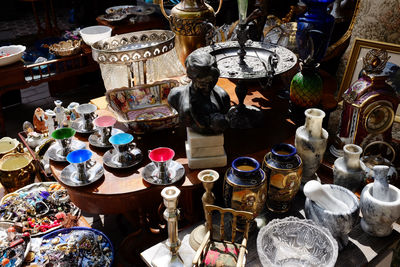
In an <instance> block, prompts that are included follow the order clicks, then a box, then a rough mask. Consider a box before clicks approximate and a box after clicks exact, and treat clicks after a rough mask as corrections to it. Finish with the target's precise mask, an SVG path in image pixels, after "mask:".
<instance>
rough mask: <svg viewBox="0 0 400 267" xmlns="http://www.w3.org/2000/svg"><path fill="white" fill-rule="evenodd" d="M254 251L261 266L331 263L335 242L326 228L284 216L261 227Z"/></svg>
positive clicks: (333, 258)
mask: <svg viewBox="0 0 400 267" xmlns="http://www.w3.org/2000/svg"><path fill="white" fill-rule="evenodd" d="M257 252H258V256H259V258H260V262H261V264H262V265H263V266H269V267H271V266H308V267H312V266H315V267H317V266H325V267H329V266H334V265H335V262H336V260H337V257H338V244H337V242H336V240H335V239H334V238H333V237H332V235H331V233H330V232H329V230H328V229H326V228H325V227H321V226H319V225H317V224H316V223H315V222H313V221H311V220H305V219H299V218H296V217H286V218H284V219H275V220H272V221H271V222H269V223H268V224H267V225H266V226H264V227H262V228H261V230H260V232H259V233H258V236H257Z"/></svg>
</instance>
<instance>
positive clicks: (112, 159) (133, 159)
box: [103, 148, 143, 169]
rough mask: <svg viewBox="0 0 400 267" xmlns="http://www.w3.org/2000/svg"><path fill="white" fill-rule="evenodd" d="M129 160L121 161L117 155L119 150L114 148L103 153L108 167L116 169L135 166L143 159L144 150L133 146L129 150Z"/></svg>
mask: <svg viewBox="0 0 400 267" xmlns="http://www.w3.org/2000/svg"><path fill="white" fill-rule="evenodd" d="M129 156H130V157H129V160H128V162H125V163H121V162H119V161H118V160H117V159H116V157H117V152H116V151H115V149H114V148H112V149H110V150H108V151H107V152H106V153H104V155H103V163H104V165H106V166H107V167H110V168H114V169H126V168H130V167H133V166H135V165H137V164H139V163H140V162H141V161H142V159H143V154H142V151H140V149H138V148H133V149H131V150H130V151H129Z"/></svg>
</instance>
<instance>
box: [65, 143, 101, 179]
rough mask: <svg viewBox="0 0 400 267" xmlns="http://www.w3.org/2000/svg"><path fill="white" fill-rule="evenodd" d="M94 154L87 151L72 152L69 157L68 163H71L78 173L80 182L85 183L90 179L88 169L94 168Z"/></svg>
mask: <svg viewBox="0 0 400 267" xmlns="http://www.w3.org/2000/svg"><path fill="white" fill-rule="evenodd" d="M92 154H93V153H92V152H91V151H90V150H87V149H78V150H75V151H72V152H71V153H69V154H68V156H67V161H68V162H69V163H71V164H72V165H73V166H74V167H75V169H76V172H77V177H78V180H81V181H84V180H86V179H87V177H88V175H87V174H88V169H89V168H91V167H93V166H94V164H95V162H94V161H91V160H90V159H91V158H92Z"/></svg>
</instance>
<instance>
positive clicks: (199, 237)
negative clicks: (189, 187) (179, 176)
mask: <svg viewBox="0 0 400 267" xmlns="http://www.w3.org/2000/svg"><path fill="white" fill-rule="evenodd" d="M197 178H198V179H199V180H200V181H201V182H202V183H203V187H204V189H205V190H206V192H204V194H203V196H202V198H201V201H202V203H203V209H204V215H206V214H207V213H206V209H205V206H206V205H212V204H214V202H215V196H214V193H213V192H212V191H211V190H212V188H213V187H214V183H215V182H216V181H217V180H218V178H219V174H218V172H216V171H214V170H203V171H201V172H199V174H198V175H197ZM206 229H207V222H206V223H205V224H202V225H199V226H198V227H196V228H195V229H194V230H193V231H192V233H191V234H190V239H189V243H190V246H191V247H192V248H193V249H194V250H196V251H197V249H198V248H199V246H200V244H201V242H202V241H203V237H204V235H205V234H206V232H207V230H206Z"/></svg>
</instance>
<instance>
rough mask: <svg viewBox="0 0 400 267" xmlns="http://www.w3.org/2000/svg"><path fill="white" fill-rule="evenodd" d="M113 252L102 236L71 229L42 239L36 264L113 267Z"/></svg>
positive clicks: (86, 229) (89, 231) (98, 233)
mask: <svg viewBox="0 0 400 267" xmlns="http://www.w3.org/2000/svg"><path fill="white" fill-rule="evenodd" d="M113 260H114V248H113V246H112V243H111V242H110V240H109V239H108V237H107V236H106V235H105V234H103V233H102V232H100V231H98V230H96V229H92V228H87V227H71V228H64V229H59V230H56V231H54V232H51V233H49V234H47V235H45V236H43V238H42V243H41V245H40V248H39V251H38V253H36V256H35V259H34V261H33V263H34V264H37V265H39V266H54V267H57V266H69V267H78V266H98V267H100V266H101V267H108V266H112V263H113Z"/></svg>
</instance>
